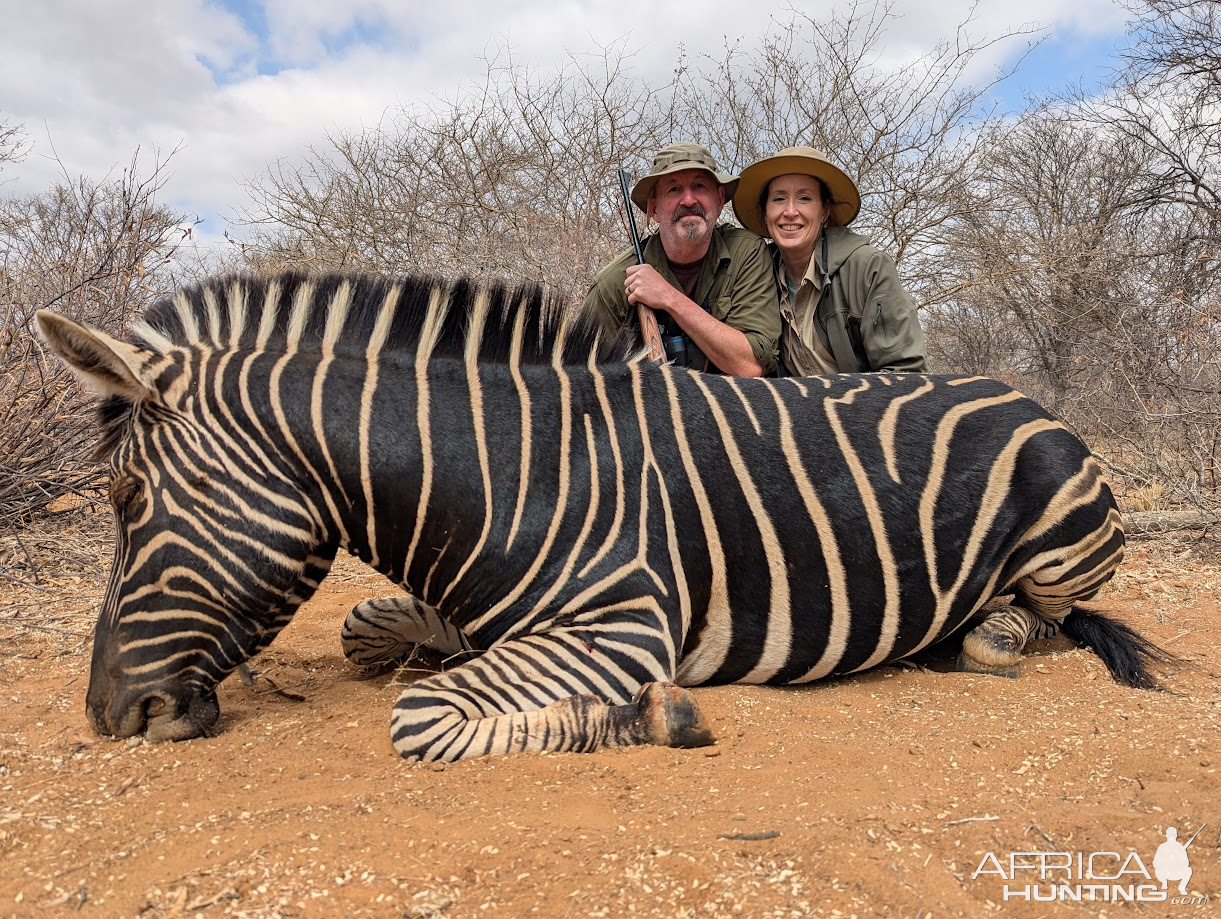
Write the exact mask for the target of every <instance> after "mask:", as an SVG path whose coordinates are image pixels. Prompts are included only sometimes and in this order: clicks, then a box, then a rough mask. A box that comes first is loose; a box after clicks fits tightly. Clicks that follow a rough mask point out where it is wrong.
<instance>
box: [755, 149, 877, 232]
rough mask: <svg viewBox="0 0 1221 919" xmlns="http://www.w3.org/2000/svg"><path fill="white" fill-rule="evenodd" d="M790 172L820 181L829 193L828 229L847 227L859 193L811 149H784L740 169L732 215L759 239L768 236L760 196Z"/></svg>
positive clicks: (856, 210) (857, 208) (857, 206)
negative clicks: (830, 203) (773, 181)
mask: <svg viewBox="0 0 1221 919" xmlns="http://www.w3.org/2000/svg"><path fill="white" fill-rule="evenodd" d="M791 173H795V174H797V175H807V176H814V178H816V179H822V181H823V182H825V183H826V185H827V188H829V189H830V190H831V198H832V199H833V200H834V201H835V204H834V205H833V206H832V207H831V213H830V215H829V216H828V217H827V226H829V227H843V226H847V225H848V224H850V223H852V221H853V220H855V219H856V215H857V214H859V213H860V210H861V193H860V192H859V191H857V189H856V183H855V182H853V181H852V179H850V178H849V177H848V173H846V172H844V171H843V170H842V169H840V168H839V167H838V166H836V165H835V164H834V163H832V162H831V161H830V160H828V159H827V157H826V154H823V153H820V152H819V151H818V150H815V149H814V148H813V147H785V148H784V149H783V150H781V151H780V152H779V153H777V154H775V155H774V156H769V157H765V158H764V159H761V160H759V161H758V162H757V163H751V164H750V165H749V166H747V167H746V168H745V169H743V170H742V175H741V176H740V177H739V182H738V190H737V192H735V193H734V196H733V212H734V213H735V214H737V215H738V222H739V223H741V224H742V226H744V227H746V229H748V230H753V231H754V232H756V233H758V234H759V235H760V236H770V235H771V234H770V233H768V232H767V225H766V223H765V222H764V220H763V211H762V210H760V208H759V196H760V195H762V194H763V189H765V188H766V187H767V183H768V182H770V181H771V180H772V179H774V178H776V177H777V176H783V175H789V174H791Z"/></svg>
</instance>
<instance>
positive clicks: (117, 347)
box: [34, 310, 154, 402]
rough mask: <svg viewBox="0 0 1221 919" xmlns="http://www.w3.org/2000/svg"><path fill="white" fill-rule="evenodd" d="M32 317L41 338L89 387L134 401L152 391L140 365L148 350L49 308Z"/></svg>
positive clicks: (150, 393) (142, 363)
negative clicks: (74, 320) (76, 321)
mask: <svg viewBox="0 0 1221 919" xmlns="http://www.w3.org/2000/svg"><path fill="white" fill-rule="evenodd" d="M34 318H35V320H36V321H37V322H38V331H39V332H40V333H41V334H42V339H43V341H45V342H46V343H47V346H48V347H49V348H50V349H51V350H52V351H54V352H55V353H56V354H58V355H59V356H60V357H61V358H62V359H63V361H64V363H66V364H67V365H68V366H69V367H71V368H72V371H73V372H74V373H75V374H76V375H77V376H78V377H80V378H81V379H82V380H83V381H84V382H85V385H86V386H88V387H89V388H90V389H92V390H94V391H95V392H99V393H101V394H102V395H106V396H123V397H124V398H127V399H131V400H132V401H133V402H135V401H137V400H139V399H143V398H146V397H148V396H150V395H152V393H153V392H154V387H153V384H152V381H150V380H148V379H146V378H145V376H144V374H143V371H142V369H141V368H142V367H143V365H144V359H145V357H146V356H147V355H148V353H149V352H147V351H144V350H142V349H140V348H137V347H136V346H135V345H129V344H128V343H127V342H123V341H119V340H118V339H115V338H111V337H110V336H109V335H107V334H106V333H104V332H98V331H96V330H95V329H89V328H86V327H85V326H83V325H80V324H78V323H75V322H73V321H72V320H71V319H67V318H65V317H63V316H60V315H59V314H58V313H52V312H51V311H50V310H39V311H38V312H37V313H35V314H34Z"/></svg>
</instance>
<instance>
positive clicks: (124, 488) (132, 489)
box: [110, 477, 140, 511]
mask: <svg viewBox="0 0 1221 919" xmlns="http://www.w3.org/2000/svg"><path fill="white" fill-rule="evenodd" d="M138 497H140V483H139V482H138V481H137V480H136V479H132V478H126V477H124V478H118V479H114V480H113V481H111V483H110V503H111V504H112V505H113V506H114V509H115V510H116V511H125V510H127V509H128V508H130V507H131V505H132V504H133V503H134V502H135V500H136V499H137V498H138Z"/></svg>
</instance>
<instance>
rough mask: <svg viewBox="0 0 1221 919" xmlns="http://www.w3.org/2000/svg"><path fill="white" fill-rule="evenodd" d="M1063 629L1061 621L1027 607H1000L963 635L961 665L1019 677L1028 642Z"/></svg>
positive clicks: (970, 670) (966, 669) (975, 670)
mask: <svg viewBox="0 0 1221 919" xmlns="http://www.w3.org/2000/svg"><path fill="white" fill-rule="evenodd" d="M1059 630H1060V624H1059V623H1058V622H1056V621H1055V620H1050V619H1043V618H1042V617H1040V616H1038V615H1036V614H1035V613H1032V612H1031V611H1030V610H1028V609H1026V608H1025V607H1022V606H1016V605H1009V606H1001V607H997V608H996V609H994V610H992V611H991V612H989V613H988V614H987V616H986V617H985V619H984V621H983V622H982V623H980V624H979V625H977V626H976V627H975V628H974V629H972V630H971V631H970V632H968V633H967V635H966V637H965V638H963V640H962V653H960V654H959V655H958V664H957V669H958V670H959V671H961V672H963V673H986V674H989V675H991V676H1003V677H1009V678H1010V679H1016V678H1017V675H1018V664H1019V662H1020V661H1021V659H1022V649H1023V648H1024V647H1025V646H1026V642H1028V641H1031V640H1033V639H1036V638H1051V637H1052V636H1054V635H1055V634H1056V633H1057V632H1058V631H1059Z"/></svg>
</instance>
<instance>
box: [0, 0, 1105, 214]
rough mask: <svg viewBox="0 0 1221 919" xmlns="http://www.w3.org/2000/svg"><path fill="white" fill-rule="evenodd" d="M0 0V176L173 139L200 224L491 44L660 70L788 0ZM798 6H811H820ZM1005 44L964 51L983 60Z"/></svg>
mask: <svg viewBox="0 0 1221 919" xmlns="http://www.w3.org/2000/svg"><path fill="white" fill-rule="evenodd" d="M981 6H982V7H983V8H982V9H980V10H979V11H978V13H977V16H976V20H975V21H974V22H972V23H971V24H970V26H969V27H968V32H969V34H970V35H971V36H973V37H981V36H984V35H989V36H995V35H999V34H1001V33H1002V32H1004V31H1005V30H1007V29H1011V28H1014V27H1018V26H1021V25H1023V23H1026V22H1035V23H1038V24H1040V25H1043V26H1046V27H1049V28H1050V29H1052V30H1053V34H1055V35H1059V36H1079V37H1081V38H1082V39H1083V40H1084V39H1092V38H1094V37H1096V36H1099V35H1103V36H1105V35H1111V34H1113V35H1116V36H1117V35H1119V34H1121V33H1122V31H1123V25H1124V12H1123V10H1122V8H1120V7H1119V6H1118V5H1117V4H1116V3H1114V2H1112V0H1078V2H1075V3H1069V2H1066V0H1030V2H1027V3H1024V4H1022V5H1021V7H1020V10H1014V8H1013V7H1012V5H1010V4H1002V3H984V4H982V5H981ZM4 7H5V9H4V15H3V20H4V29H3V30H0V119H2V120H4V121H7V122H10V123H16V124H20V125H22V126H23V127H24V129H25V131H26V132H27V134H28V135H29V139H30V140H31V141H32V142H33V144H34V150H33V152H32V153H31V155H29V156H28V157H27V159H26V160H25V161H24V162H22V163H19V164H10V165H9V166H8V168H7V169H6V170H5V171H4V172H3V173H0V180H4V181H5V182H6V184H4V185H2V186H0V189H2V190H3V192H5V193H8V194H13V193H27V192H37V191H42V190H44V189H45V188H47V187H49V185H50V184H51V183H52V182H53V181H56V180H57V179H59V178H62V175H63V173H64V172H66V173H67V174H68V175H70V176H75V175H81V174H83V175H86V176H89V177H90V178H94V179H100V178H102V177H103V176H105V175H106V174H108V173H112V172H113V171H114V170H115V169H116V168H119V169H121V168H122V167H123V166H125V165H126V164H127V163H128V162H129V161H130V159H131V156H132V153H133V151H135V150H136V149H137V148H140V149H141V150H142V152H143V155H144V158H145V161H146V162H148V163H150V164H151V160H152V157H153V155H154V151H160V153H161V154H162V155H164V154H166V153H168V152H169V151H171V150H174V149H176V148H179V147H181V149H180V150H179V152H178V153H177V154H176V155H175V157H174V159H173V162H172V176H171V178H170V181H169V184H168V186H167V188H166V190H165V193H164V198H165V200H167V201H168V202H170V203H172V204H174V205H175V206H181V207H183V208H185V209H189V210H192V211H198V212H199V214H200V216H202V217H204V218H205V219H206V220H207V221H209V224H208V226H209V228H210V229H211V230H212V231H213V232H216V233H219V231H220V229H222V228H223V225H224V219H225V218H226V217H227V216H229V215H230V214H231V213H232V212H233V211H234V210H235V209H236V208H237V207H239V206H241V204H242V203H243V200H244V198H243V194H242V190H241V184H242V181H243V180H244V179H246V178H251V177H255V176H258V175H260V174H261V173H262V172H263V171H264V169H265V168H266V166H267V165H268V164H269V163H270V162H272V161H273V160H275V159H276V158H278V157H289V158H292V157H294V156H296V155H298V154H299V153H300V152H301V151H303V150H304V149H305V148H306V147H307V146H309V145H311V144H313V145H316V146H324V145H325V135H326V133H327V132H328V131H334V130H336V129H340V130H344V129H360V128H361V127H362V126H364V127H369V126H372V125H375V124H376V123H377V122H378V121H379V120H380V119H381V117H382V116H383V114H384V113H385V112H386V111H387V109H389V108H392V107H395V106H397V105H400V104H403V103H409V102H412V101H414V100H426V99H428V98H429V97H431V96H437V95H439V96H443V97H449V96H452V95H453V94H454V92H455V90H456V89H457V88H458V87H459V85H460V84H462V82H463V81H464V80H468V79H473V78H477V77H478V76H480V75H481V74H482V72H483V69H484V65H483V63H482V60H481V59H482V58H483V57H484V56H485V55H488V54H494V53H495V52H496V51H497V49H498V48H502V47H509V48H511V49H512V52H513V56H514V58H515V59H516V60H517V61H518V62H522V63H530V64H531V65H534V66H537V67H539V68H541V69H547V68H549V67H552V66H554V65H555V64H556V63H557V62H559V61H561V60H562V59H563V58H564V56H565V55H566V54H567V53H578V54H579V53H582V52H586V51H593V50H596V49H597V48H598V47H599V46H605V45H608V44H610V43H613V42H615V41H616V40H618V39H621V38H622V39H623V40H624V41H625V43H626V47H627V48H628V49H629V50H630V51H632V52H633V59H632V63H633V65H634V67H635V68H636V70H637V72H638V73H640V74H641V75H643V76H645V77H646V78H651V79H655V80H656V81H657V82H658V83H661V82H664V81H665V80H666V79H668V77H669V76H670V72H671V71H672V69H673V67H674V64H675V63H676V60H677V54H678V48H679V46H680V45H681V46H682V47H683V48H685V50H686V52H687V54H688V56H690V57H694V56H698V55H699V54H701V53H710V54H713V55H719V54H720V52H721V51H722V50H723V48H724V46H725V42H726V41H727V40H733V39H736V38H739V37H744V38H745V41H746V42H747V43H748V44H749V43H751V42H754V41H757V40H758V38H759V36H760V35H762V34H763V33H764V32H765V31H766V30H767V28H768V23H769V19H778V20H781V21H787V20H788V19H789V17H790V16H791V15H792V7H791V6H790V3H789V2H788V0H758V2H755V3H752V4H750V5H749V8H750V9H751V10H752V11H753V19H752V20H750V21H746V20H744V19H743V18H742V15H741V13H742V9H743V7H742V4H741V3H740V2H738V3H730V2H725V0H709V2H706V3H704V4H700V5H699V6H698V7H692V6H690V5H689V4H686V3H680V2H677V0H675V2H662V0H651V2H650V0H622V2H617V3H610V4H608V3H606V2H604V0H601V2H594V0H567V2H543V0H519V2H517V3H514V4H507V3H504V2H503V0H474V2H453V0H450V2H444V0H435V2H410V3H405V2H395V0H348V2H345V3H336V2H334V0H266V2H264V3H257V2H253V0H245V2H243V0H229V2H228V3H226V4H224V5H222V4H218V3H216V2H208V0H159V2H158V3H156V4H148V3H145V2H142V0H106V2H98V3H87V4H83V3H78V2H72V0H42V2H37V3H31V2H17V0H9V2H6V3H5V4H4ZM226 7H227V8H226ZM801 9H802V11H803V12H804V13H806V14H809V15H815V16H818V15H829V12H830V9H831V5H830V4H828V3H825V2H822V0H819V2H817V3H814V4H810V3H803V4H801ZM896 10H897V11H898V12H899V13H900V14H901V16H902V18H901V19H899V20H898V21H897V22H895V23H894V24H893V25H892V27H891V29H890V31H889V33H888V34H887V38H886V45H885V53H886V57H887V58H888V59H910V57H911V56H914V55H917V54H920V53H923V52H925V51H927V50H928V49H929V48H930V47H931V46H932V45H933V44H934V43H936V42H937V41H938V40H943V39H950V38H952V37H953V36H954V34H955V29H956V27H957V26H958V25H959V23H960V22H961V21H962V20H963V19H964V18H965V17H966V16H967V14H968V11H969V10H970V3H969V2H968V0H954V2H942V3H938V4H927V3H916V2H915V0H898V2H897V3H896ZM1019 16H1020V18H1017V17H1019ZM1020 44H1021V43H1020V42H1019V43H1012V44H1010V45H1007V46H1002V47H1000V48H998V49H996V52H995V55H994V56H993V57H992V58H990V59H987V60H984V61H982V62H981V64H982V65H983V66H985V67H987V68H995V67H997V66H999V65H1000V64H1001V63H1002V54H1005V53H1008V54H1016V53H1017V52H1018V50H1019V47H1020ZM53 155H57V156H58V157H59V158H60V159H61V160H62V168H61V166H60V165H59V164H58V163H56V162H55V161H54V159H53V158H52V157H53Z"/></svg>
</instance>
